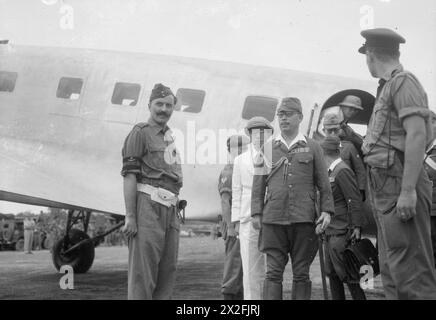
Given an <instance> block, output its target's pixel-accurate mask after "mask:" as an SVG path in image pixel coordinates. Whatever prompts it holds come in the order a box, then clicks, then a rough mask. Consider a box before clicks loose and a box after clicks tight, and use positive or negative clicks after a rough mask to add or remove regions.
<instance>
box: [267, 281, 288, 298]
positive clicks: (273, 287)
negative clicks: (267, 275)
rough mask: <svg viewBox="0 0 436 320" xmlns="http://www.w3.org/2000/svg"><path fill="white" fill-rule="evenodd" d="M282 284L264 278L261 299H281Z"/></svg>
mask: <svg viewBox="0 0 436 320" xmlns="http://www.w3.org/2000/svg"><path fill="white" fill-rule="evenodd" d="M282 292H283V288H282V284H281V283H277V282H272V281H268V280H265V281H264V282H263V300H282V299H283V297H282Z"/></svg>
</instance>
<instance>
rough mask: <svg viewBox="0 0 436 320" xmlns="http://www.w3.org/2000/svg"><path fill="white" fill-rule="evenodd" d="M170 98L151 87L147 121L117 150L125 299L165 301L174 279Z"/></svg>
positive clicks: (178, 180)
mask: <svg viewBox="0 0 436 320" xmlns="http://www.w3.org/2000/svg"><path fill="white" fill-rule="evenodd" d="M176 103H177V98H176V96H175V95H174V94H173V93H172V91H171V89H170V88H168V87H166V86H164V85H162V84H160V83H159V84H156V85H155V86H154V88H153V90H152V92H151V96H150V100H149V104H148V108H149V110H150V118H149V119H148V121H147V122H144V123H138V124H137V125H135V126H134V127H133V129H132V131H131V132H130V133H129V135H128V136H127V138H126V140H125V142H124V146H123V150H122V156H123V168H122V171H121V175H122V176H123V177H124V200H125V204H126V220H125V225H124V228H123V232H124V234H125V235H126V236H127V237H128V239H129V240H128V246H129V267H128V299H153V300H157V299H159V300H161V299H171V297H172V291H173V286H174V282H175V279H176V265H177V255H178V248H179V229H180V221H179V218H178V216H177V213H178V212H177V205H178V197H177V196H178V194H179V190H180V188H181V187H182V169H181V165H180V159H179V154H178V152H177V150H176V148H175V145H174V139H173V137H172V136H171V130H170V128H169V127H168V126H167V122H168V120H169V119H170V117H171V115H172V113H173V111H174V106H175V105H176Z"/></svg>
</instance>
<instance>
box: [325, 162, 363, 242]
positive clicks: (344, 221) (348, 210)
mask: <svg viewBox="0 0 436 320" xmlns="http://www.w3.org/2000/svg"><path fill="white" fill-rule="evenodd" d="M329 180H330V185H331V188H332V192H333V198H334V201H335V215H334V216H333V217H332V219H331V222H330V224H329V226H328V228H327V229H326V234H327V235H332V234H344V233H345V232H346V231H347V230H348V229H351V228H354V227H361V226H362V220H361V213H360V212H361V209H362V201H361V196H360V192H359V189H358V188H357V182H356V176H355V175H354V172H353V171H352V170H351V169H350V168H349V167H348V166H347V164H346V163H345V162H344V161H342V160H341V159H338V161H336V163H333V164H332V166H331V167H330V168H329Z"/></svg>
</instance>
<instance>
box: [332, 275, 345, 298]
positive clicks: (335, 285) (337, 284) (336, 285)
mask: <svg viewBox="0 0 436 320" xmlns="http://www.w3.org/2000/svg"><path fill="white" fill-rule="evenodd" d="M329 283H330V292H331V294H332V300H345V290H344V284H343V283H342V281H341V279H339V278H338V277H335V276H333V277H329Z"/></svg>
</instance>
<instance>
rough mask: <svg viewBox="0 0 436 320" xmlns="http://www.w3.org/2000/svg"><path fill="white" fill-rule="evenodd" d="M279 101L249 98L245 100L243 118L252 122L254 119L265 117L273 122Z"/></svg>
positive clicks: (259, 97)
mask: <svg viewBox="0 0 436 320" xmlns="http://www.w3.org/2000/svg"><path fill="white" fill-rule="evenodd" d="M278 103H279V100H278V99H276V98H269V97H262V96H248V97H247V98H246V99H245V103H244V109H243V110H242V118H243V119H246V120H250V119H251V118H253V117H264V118H266V119H268V121H273V120H274V116H275V113H276V109H277V105H278Z"/></svg>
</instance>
